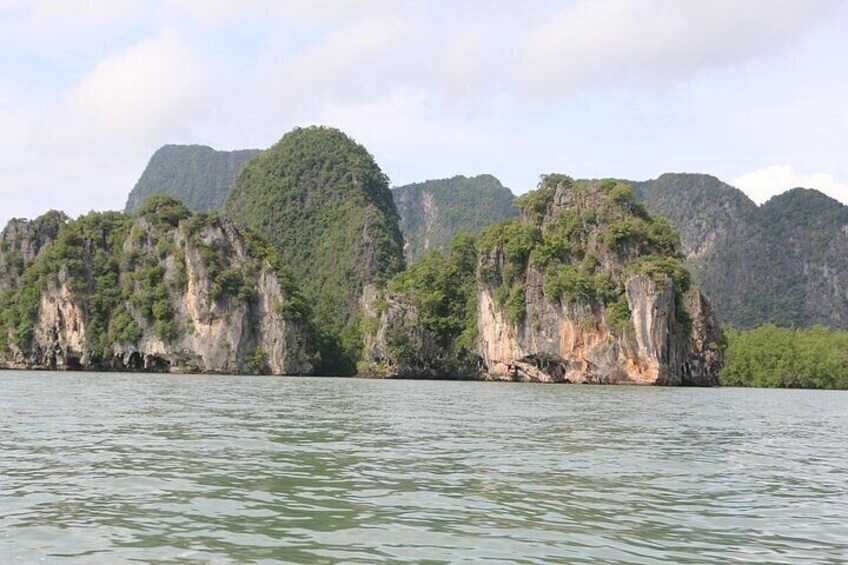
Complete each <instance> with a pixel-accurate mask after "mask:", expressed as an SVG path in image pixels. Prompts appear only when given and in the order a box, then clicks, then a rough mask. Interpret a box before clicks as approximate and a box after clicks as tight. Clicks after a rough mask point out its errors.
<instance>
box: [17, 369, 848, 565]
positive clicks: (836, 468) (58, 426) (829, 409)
mask: <svg viewBox="0 0 848 565" xmlns="http://www.w3.org/2000/svg"><path fill="white" fill-rule="evenodd" d="M846 398H848V397H846V396H845V393H839V392H818V391H771V390H741V389H719V390H708V389H656V388H628V387H621V388H618V387H588V386H585V387H580V386H543V385H510V384H502V383H500V384H499V383H459V382H393V381H389V382H383V381H359V380H344V379H276V378H254V377H172V376H153V375H90V374H81V375H77V374H73V375H72V374H51V373H16V372H4V373H2V374H0V456H2V457H0V562H3V563H8V562H22V563H29V562H33V561H39V562H42V563H54V562H56V563H60V562H74V563H116V562H142V563H147V562H166V563H167V562H172V563H244V562H255V563H277V562H289V563H340V562H344V563H374V562H385V563H476V562H486V561H488V562H493V563H564V562H566V563H578V564H579V563H607V564H624V563H628V564H629V563H645V564H648V563H651V564H653V563H683V564H687V563H692V564H695V563H697V564H703V563H770V564H771V563H774V564H804V563H822V564H837V563H844V562H846V561H848V480H846V479H848V476H846V473H848V471H846V469H848V447H846V446H848V441H846V440H848V412H846V410H845V399H846Z"/></svg>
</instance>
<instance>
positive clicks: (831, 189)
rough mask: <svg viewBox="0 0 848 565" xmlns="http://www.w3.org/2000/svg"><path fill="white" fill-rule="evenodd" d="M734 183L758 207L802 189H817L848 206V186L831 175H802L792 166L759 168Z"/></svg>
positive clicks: (741, 176) (737, 178) (732, 182)
mask: <svg viewBox="0 0 848 565" xmlns="http://www.w3.org/2000/svg"><path fill="white" fill-rule="evenodd" d="M730 184H732V185H734V186H736V187H738V188H740V189H742V190H743V191H744V192H745V194H747V195H748V196H749V197H750V198H751V200H753V201H754V202H756V203H757V204H762V203H763V202H765V201H766V200H768V199H769V198H771V197H772V196H775V195H777V194H781V193H783V192H786V191H787V190H789V189H792V188H798V187H801V188H815V189H816V190H819V191H820V192H823V193H825V194H827V195H828V196H830V197H831V198H835V199H836V200H839V201H840V202H842V203H843V204H848V183H846V182H842V181H840V180H838V179H837V178H836V177H834V176H833V175H831V174H828V173H809V174H802V173H799V172H797V171H795V169H794V168H792V167H790V166H789V165H772V166H770V167H765V168H762V169H757V170H756V171H751V172H748V173H745V174H743V175H740V176H738V177H736V178H735V179H733V180H732V181H731V183H730Z"/></svg>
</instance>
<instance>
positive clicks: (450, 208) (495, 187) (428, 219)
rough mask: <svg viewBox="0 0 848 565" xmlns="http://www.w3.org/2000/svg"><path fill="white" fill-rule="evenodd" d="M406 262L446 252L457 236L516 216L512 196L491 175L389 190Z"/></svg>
mask: <svg viewBox="0 0 848 565" xmlns="http://www.w3.org/2000/svg"><path fill="white" fill-rule="evenodd" d="M392 196H393V197H394V200H395V205H396V206H397V209H398V213H399V214H400V228H401V231H402V232H403V237H404V242H405V246H404V253H405V255H406V259H407V261H413V260H415V259H417V258H419V257H421V256H422V255H424V254H426V253H428V252H430V251H434V250H439V251H442V250H446V249H447V248H448V245H449V243H450V241H451V240H452V239H453V237H454V236H455V235H457V234H458V233H460V232H466V233H469V234H471V235H476V234H477V233H479V232H480V231H482V230H483V228H485V227H487V226H490V225H492V224H494V223H497V222H500V221H502V220H508V219H510V218H515V217H517V216H518V213H519V212H518V208H516V206H515V204H514V203H513V201H514V200H515V196H514V195H513V194H512V192H511V191H510V190H509V189H508V188H506V187H504V186H503V185H502V184H501V183H500V181H499V180H498V179H496V178H495V177H493V176H492V175H478V176H476V177H465V176H461V175H457V176H455V177H452V178H449V179H439V180H428V181H425V182H421V183H415V184H409V185H406V186H399V187H396V188H393V189H392Z"/></svg>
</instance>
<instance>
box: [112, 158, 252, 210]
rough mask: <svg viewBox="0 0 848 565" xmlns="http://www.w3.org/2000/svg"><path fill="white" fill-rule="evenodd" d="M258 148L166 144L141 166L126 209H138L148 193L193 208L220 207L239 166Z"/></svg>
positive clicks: (207, 208)
mask: <svg viewBox="0 0 848 565" xmlns="http://www.w3.org/2000/svg"><path fill="white" fill-rule="evenodd" d="M259 152H260V151H259V150H258V149H243V150H240V151H216V150H214V149H212V148H211V147H206V146H205V145H165V146H164V147H161V148H160V149H159V150H157V151H156V153H154V154H153V157H151V158H150V162H149V163H148V164H147V167H146V168H145V169H144V172H143V173H142V175H141V178H139V179H138V182H137V183H136V185H135V187H134V188H133V189H132V192H130V195H129V198H128V199H127V204H126V207H125V208H124V209H125V211H126V212H128V213H135V212H138V210H139V209H141V206H142V205H143V204H144V201H145V200H146V199H147V197H148V196H151V195H153V194H163V195H166V196H170V197H172V198H176V199H178V200H181V201H182V202H183V204H185V205H186V207H187V208H188V209H189V210H191V211H192V212H210V211H212V210H219V209H221V207H222V206H223V205H224V199H225V198H226V197H227V192H228V191H229V189H230V185H231V184H232V183H233V180H235V178H236V175H238V173H239V171H241V168H242V167H243V166H244V165H245V163H247V162H248V161H249V160H250V159H252V158H253V157H255V156H256V155H257V154H259Z"/></svg>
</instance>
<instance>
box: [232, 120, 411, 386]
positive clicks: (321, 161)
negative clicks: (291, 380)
mask: <svg viewBox="0 0 848 565" xmlns="http://www.w3.org/2000/svg"><path fill="white" fill-rule="evenodd" d="M224 214H225V215H226V216H228V217H230V218H232V219H233V220H234V221H235V222H236V223H237V224H238V225H241V226H244V227H246V228H250V229H253V230H254V231H255V232H257V233H259V234H261V235H262V236H264V237H265V238H266V239H267V240H268V242H269V243H270V244H271V245H273V246H274V248H275V249H276V251H277V252H278V253H279V254H280V256H281V258H282V260H283V262H284V263H285V264H286V265H289V266H290V267H291V269H292V271H293V273H294V276H295V279H296V281H297V282H298V285H299V286H300V288H302V289H303V291H304V293H305V294H306V296H307V297H308V298H309V300H310V301H311V302H312V304H314V307H315V315H316V321H317V323H318V326H319V327H320V328H321V329H322V330H323V331H324V332H325V334H326V335H325V337H326V338H327V341H326V343H325V348H327V349H325V356H324V358H325V359H333V360H335V361H337V366H336V367H333V368H330V370H336V371H338V372H339V373H351V372H353V371H354V370H355V362H356V358H357V356H358V350H359V348H360V346H361V337H360V335H359V328H358V319H357V316H358V308H359V306H358V303H359V299H360V298H361V296H362V290H363V288H364V287H365V286H366V285H368V284H371V283H380V282H381V281H385V280H387V279H388V278H389V277H391V276H392V275H394V274H395V273H398V272H400V271H401V270H402V269H403V267H404V259H403V237H402V236H401V233H400V228H399V226H398V223H399V219H398V215H397V210H396V208H395V205H394V202H393V201H392V195H391V192H390V191H389V185H388V179H387V178H386V176H385V175H384V174H383V172H382V171H381V170H380V167H379V166H378V165H377V163H376V162H375V161H374V158H373V157H372V156H371V155H370V154H369V153H368V151H367V150H366V149H365V148H364V147H363V146H362V145H360V144H358V143H356V142H355V141H353V140H352V139H350V138H349V137H348V136H347V135H345V134H344V133H342V132H341V131H339V130H337V129H332V128H326V127H308V128H297V129H295V130H293V131H291V132H289V133H287V134H286V135H284V136H283V138H282V139H281V140H280V141H279V142H278V143H277V144H276V145H274V146H273V147H271V148H270V149H268V150H267V151H264V152H262V153H261V154H259V155H258V156H257V157H255V158H254V159H253V160H252V161H250V162H249V163H248V164H247V165H246V166H245V167H244V168H243V169H242V171H241V173H240V174H239V176H238V178H237V179H236V180H235V182H234V183H233V187H232V189H231V191H230V194H229V196H228V197H227V201H226V204H225V206H224ZM331 350H332V351H331Z"/></svg>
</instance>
